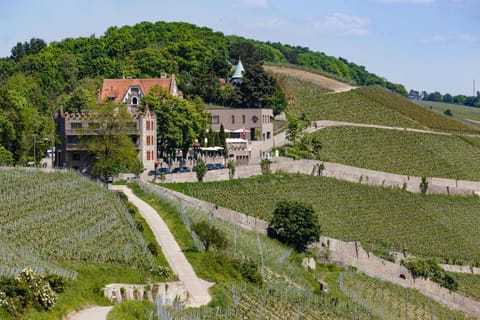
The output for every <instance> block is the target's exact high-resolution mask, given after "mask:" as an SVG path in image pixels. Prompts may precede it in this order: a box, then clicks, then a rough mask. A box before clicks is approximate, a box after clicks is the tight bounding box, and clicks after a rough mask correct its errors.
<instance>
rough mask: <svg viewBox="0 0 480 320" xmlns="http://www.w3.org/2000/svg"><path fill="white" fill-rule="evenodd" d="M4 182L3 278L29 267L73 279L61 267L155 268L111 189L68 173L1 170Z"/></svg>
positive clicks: (0, 200) (0, 212)
mask: <svg viewBox="0 0 480 320" xmlns="http://www.w3.org/2000/svg"><path fill="white" fill-rule="evenodd" d="M0 181H2V183H1V184H0V217H1V220H0V221H1V222H0V242H1V243H2V246H1V248H0V273H2V274H7V275H8V274H12V273H13V274H14V273H16V272H17V271H18V270H19V269H21V268H24V267H30V268H32V269H34V270H40V271H49V272H54V273H57V274H60V275H63V276H66V277H68V278H74V277H75V276H76V273H75V272H73V271H68V270H64V269H62V268H60V267H59V266H61V265H62V263H63V262H65V261H77V262H90V263H115V264H124V265H129V266H131V267H135V268H138V269H141V270H150V269H151V268H152V267H153V265H154V260H153V257H152V255H151V254H150V252H149V251H148V249H147V245H146V243H145V241H144V240H143V238H142V236H141V234H140V233H139V232H138V230H137V229H136V228H135V224H134V222H133V220H132V218H131V216H130V214H129V213H128V212H127V210H126V208H125V207H124V206H123V204H122V203H121V202H120V201H119V200H118V199H117V198H116V196H115V195H114V194H112V193H111V192H109V191H107V190H106V189H104V188H102V187H99V186H98V185H97V184H95V183H93V182H91V181H89V180H87V179H85V178H82V177H79V176H77V175H76V174H74V173H69V172H61V173H42V172H37V171H27V170H21V169H12V170H0ZM47 261H48V262H47Z"/></svg>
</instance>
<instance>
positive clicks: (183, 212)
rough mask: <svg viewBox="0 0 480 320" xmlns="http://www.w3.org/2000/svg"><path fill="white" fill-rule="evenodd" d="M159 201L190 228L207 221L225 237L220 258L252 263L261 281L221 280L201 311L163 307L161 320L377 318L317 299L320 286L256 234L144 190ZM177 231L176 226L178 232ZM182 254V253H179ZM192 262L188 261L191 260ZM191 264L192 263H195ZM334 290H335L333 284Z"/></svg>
mask: <svg viewBox="0 0 480 320" xmlns="http://www.w3.org/2000/svg"><path fill="white" fill-rule="evenodd" d="M142 188H143V189H144V190H145V191H146V192H147V193H148V197H150V195H153V196H154V197H156V198H157V199H162V201H167V202H169V203H170V204H171V205H172V206H173V207H175V208H176V211H177V214H178V215H179V216H180V217H181V219H182V221H183V222H184V224H185V227H186V228H187V229H188V228H189V226H190V225H191V224H193V223H194V222H198V221H201V220H208V221H209V223H210V224H212V225H214V226H215V227H217V228H218V229H219V230H221V231H222V232H223V234H225V235H226V236H227V239H228V241H229V245H228V248H227V249H226V250H225V251H222V252H221V254H222V256H223V257H224V258H230V259H232V258H236V259H239V258H240V259H251V260H253V261H255V263H256V264H257V265H258V266H259V268H260V272H261V274H262V275H263V279H264V280H265V281H264V283H263V285H262V286H256V285H254V284H246V283H245V282H238V283H237V282H228V281H220V282H217V284H216V285H215V286H214V287H213V288H212V294H213V296H214V299H213V301H212V303H211V304H210V305H209V306H206V307H203V308H202V309H200V310H194V311H192V310H183V309H175V308H174V309H172V308H164V309H163V311H162V312H164V313H163V315H164V318H168V317H169V316H173V318H175V319H192V318H194V319H259V318H262V319H306V320H310V319H377V317H373V318H371V316H370V313H369V311H368V310H367V309H365V308H363V307H362V306H360V305H358V304H356V303H355V301H353V300H351V299H348V298H346V297H339V296H338V295H335V294H334V295H328V296H325V295H319V294H318V291H317V292H315V290H316V289H318V284H317V283H316V282H315V279H314V278H313V276H312V275H311V274H309V273H308V272H307V271H305V270H304V269H303V268H302V267H301V266H300V259H298V258H296V254H295V253H294V252H293V250H292V249H290V248H288V247H286V246H284V245H282V244H280V243H279V242H277V241H274V240H272V239H270V238H267V237H265V236H263V235H259V234H256V233H254V232H249V231H245V230H243V229H241V228H237V227H235V226H234V225H231V224H229V223H226V222H224V221H221V220H217V219H214V218H212V217H211V216H210V215H209V214H208V213H206V212H201V211H191V210H190V209H185V208H184V206H182V204H181V203H178V202H171V201H170V200H165V198H164V197H163V194H162V193H161V192H156V190H155V189H154V188H152V187H149V186H148V185H142ZM176 229H178V226H177V228H176ZM182 249H183V250H185V248H182ZM190 258H192V256H191V255H190ZM193 265H195V263H193ZM332 285H335V284H334V283H333V284H332Z"/></svg>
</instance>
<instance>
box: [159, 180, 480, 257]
mask: <svg viewBox="0 0 480 320" xmlns="http://www.w3.org/2000/svg"><path fill="white" fill-rule="evenodd" d="M167 186H168V187H170V188H172V189H176V190H178V191H181V192H184V193H187V194H189V195H192V196H194V197H197V198H200V199H205V200H207V201H210V202H213V203H216V204H218V205H221V206H225V207H228V208H232V209H234V210H238V211H241V212H244V213H246V214H249V215H253V216H258V217H261V218H263V219H269V218H270V217H271V213H272V212H273V210H274V208H275V205H276V202H277V201H278V200H280V199H295V200H302V201H305V202H307V203H311V204H312V205H313V206H314V208H315V210H316V212H317V213H318V216H319V221H320V225H321V227H322V234H324V235H327V236H331V237H334V238H338V239H342V240H346V241H361V242H362V244H363V245H364V246H366V247H367V248H368V249H369V250H372V251H382V250H388V249H396V250H402V249H404V248H406V249H408V250H409V251H410V252H411V253H413V254H416V255H420V256H424V257H439V258H443V259H446V260H449V261H453V260H457V261H459V260H463V261H470V262H475V261H478V259H479V258H478V257H480V240H479V238H478V236H477V234H478V225H479V224H480V216H479V215H478V212H479V210H480V203H479V202H478V199H477V198H463V197H449V196H424V195H421V194H411V193H407V192H403V191H401V190H399V189H384V188H380V187H370V186H366V185H360V184H355V183H349V182H344V181H338V180H335V179H330V178H323V177H312V176H306V175H295V174H293V175H288V174H285V175H273V176H260V177H256V178H250V179H242V180H231V181H223V182H208V183H178V184H170V185H167Z"/></svg>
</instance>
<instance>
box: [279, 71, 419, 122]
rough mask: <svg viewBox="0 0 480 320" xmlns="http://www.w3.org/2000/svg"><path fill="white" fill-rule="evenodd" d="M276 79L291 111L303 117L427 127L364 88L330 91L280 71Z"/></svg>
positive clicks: (305, 118)
mask: <svg viewBox="0 0 480 320" xmlns="http://www.w3.org/2000/svg"><path fill="white" fill-rule="evenodd" d="M276 79H277V80H278V81H279V83H280V86H281V87H282V89H283V90H284V91H285V93H286V95H287V98H288V99H289V102H290V103H289V105H288V107H287V112H288V113H290V114H292V115H295V116H297V117H298V118H300V119H302V120H309V121H313V120H336V121H347V122H356V123H368V124H380V125H386V126H397V127H409V128H424V126H422V125H420V124H418V123H417V122H415V121H414V120H411V119H409V118H407V117H405V116H403V115H401V114H399V113H398V112H396V111H395V110H392V109H390V108H388V107H387V106H384V105H382V104H380V103H377V102H375V101H372V100H370V99H369V98H368V97H365V96H363V95H362V94H360V90H361V89H356V90H351V91H347V92H340V93H329V92H328V91H327V89H324V88H322V87H320V86H319V85H317V84H314V83H311V82H309V81H305V80H302V79H299V78H294V77H288V76H284V75H279V76H276ZM419 109H420V108H419ZM422 110H423V109H422Z"/></svg>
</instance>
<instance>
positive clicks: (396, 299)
mask: <svg viewBox="0 0 480 320" xmlns="http://www.w3.org/2000/svg"><path fill="white" fill-rule="evenodd" d="M339 286H340V290H341V291H342V292H343V293H344V294H345V295H347V296H348V297H351V298H354V299H356V300H357V301H358V302H359V303H360V304H361V305H362V306H364V307H365V308H367V309H368V310H372V312H373V313H375V314H378V315H380V316H381V317H382V319H392V320H393V319H398V320H401V319H416V320H431V319H445V320H447V319H452V320H454V319H455V320H460V319H469V318H468V317H466V316H465V315H464V314H463V313H461V312H455V311H453V310H451V309H449V308H447V307H445V306H443V305H442V304H440V303H438V302H435V301H432V300H431V299H429V298H427V297H425V296H424V295H422V294H420V293H419V292H418V291H417V290H413V289H407V288H404V287H402V286H399V285H396V284H393V283H391V282H386V281H381V280H378V279H375V278H372V277H369V276H367V275H365V274H362V273H357V272H353V271H347V272H343V273H342V274H341V277H340V283H339Z"/></svg>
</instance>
